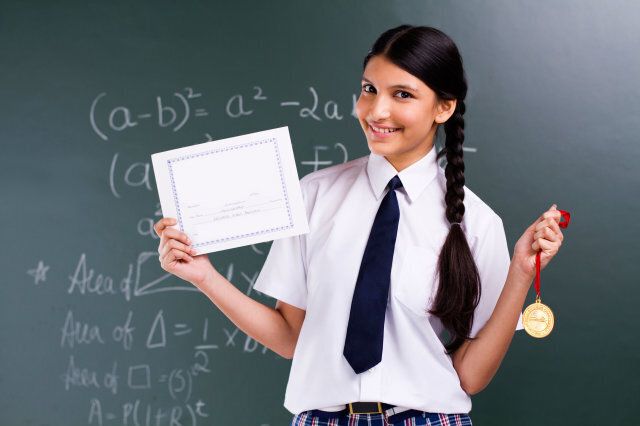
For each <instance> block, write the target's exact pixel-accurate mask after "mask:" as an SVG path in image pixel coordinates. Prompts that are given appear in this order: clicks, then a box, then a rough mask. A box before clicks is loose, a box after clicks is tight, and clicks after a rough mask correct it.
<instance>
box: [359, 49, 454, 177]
mask: <svg viewBox="0 0 640 426" xmlns="http://www.w3.org/2000/svg"><path fill="white" fill-rule="evenodd" d="M454 110H455V100H454V101H442V102H438V100H437V96H436V94H435V92H434V91H433V90H431V89H430V88H429V86H427V85H426V84H424V83H423V82H422V80H420V79H419V78H417V77H415V76H413V75H412V74H409V73H408V72H406V71H404V70H403V69H402V68H400V67H398V66H396V65H394V64H393V63H391V62H390V61H389V60H388V59H386V58H385V57H382V56H374V57H373V58H371V59H370V60H369V62H368V63H367V66H366V68H365V70H364V73H363V79H362V90H361V92H360V97H359V98H358V102H357V103H356V114H357V116H358V120H359V121H360V125H361V126H362V129H363V130H364V133H365V135H366V137H367V142H368V145H369V149H370V150H371V151H372V152H373V153H375V154H379V155H382V156H384V157H386V158H387V160H388V161H389V162H390V163H391V164H393V166H394V167H395V168H396V170H397V171H401V170H402V169H404V168H406V167H408V166H410V165H411V164H413V163H415V162H416V161H418V160H419V159H421V158H422V157H423V156H425V155H426V154H427V153H428V152H429V151H430V150H431V148H432V147H433V139H434V135H435V132H436V129H437V124H440V123H444V122H445V121H446V120H447V119H448V118H449V117H450V116H451V115H452V114H453V112H454Z"/></svg>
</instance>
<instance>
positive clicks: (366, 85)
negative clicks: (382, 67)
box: [362, 83, 373, 93]
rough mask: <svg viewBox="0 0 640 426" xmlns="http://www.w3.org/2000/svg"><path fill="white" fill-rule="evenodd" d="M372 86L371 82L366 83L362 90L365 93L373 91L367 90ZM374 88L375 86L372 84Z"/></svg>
mask: <svg viewBox="0 0 640 426" xmlns="http://www.w3.org/2000/svg"><path fill="white" fill-rule="evenodd" d="M369 86H371V85H370V84H369V83H365V84H363V85H362V91H363V92H365V93H371V92H369V91H368V90H367V87H369ZM371 87H372V88H373V86H371Z"/></svg>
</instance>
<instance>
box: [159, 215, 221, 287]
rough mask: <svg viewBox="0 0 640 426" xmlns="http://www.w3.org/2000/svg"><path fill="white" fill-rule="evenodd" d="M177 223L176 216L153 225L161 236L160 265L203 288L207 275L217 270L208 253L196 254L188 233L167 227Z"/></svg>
mask: <svg viewBox="0 0 640 426" xmlns="http://www.w3.org/2000/svg"><path fill="white" fill-rule="evenodd" d="M176 223H177V221H176V220H175V219H174V218H171V217H165V218H163V219H160V220H159V221H158V222H156V223H155V224H154V225H153V229H154V230H155V231H156V234H158V236H159V237H160V246H159V247H158V253H159V254H160V266H161V267H162V269H164V270H165V271H167V272H170V273H172V274H173V275H175V276H177V277H179V278H182V279H183V280H186V281H189V282H190V283H191V284H193V285H195V286H196V287H198V288H200V290H202V285H203V283H204V282H205V280H206V278H207V276H209V275H211V274H212V273H213V272H215V268H214V267H213V265H212V264H211V261H210V260H209V256H207V255H206V254H201V255H198V256H196V255H195V253H196V251H195V250H194V249H193V248H192V247H191V240H190V239H189V237H188V236H187V234H185V233H184V232H180V231H179V230H177V229H174V228H167V227H168V226H171V225H175V224H176Z"/></svg>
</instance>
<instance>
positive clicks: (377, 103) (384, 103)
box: [369, 95, 391, 121]
mask: <svg viewBox="0 0 640 426" xmlns="http://www.w3.org/2000/svg"><path fill="white" fill-rule="evenodd" d="M390 108H391V106H390V104H389V100H388V99H386V97H385V96H380V95H378V96H376V97H375V99H374V100H373V103H372V104H371V109H370V110H369V118H370V119H371V120H372V121H382V120H384V119H386V118H389V116H390V115H391V113H390Z"/></svg>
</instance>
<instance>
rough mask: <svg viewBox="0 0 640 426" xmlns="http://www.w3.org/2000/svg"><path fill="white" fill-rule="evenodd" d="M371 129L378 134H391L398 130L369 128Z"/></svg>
mask: <svg viewBox="0 0 640 426" xmlns="http://www.w3.org/2000/svg"><path fill="white" fill-rule="evenodd" d="M370 126H371V125H370ZM371 128H372V129H373V130H375V131H376V132H378V133H393V132H395V131H397V130H398V129H378V128H377V127H373V126H371Z"/></svg>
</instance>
